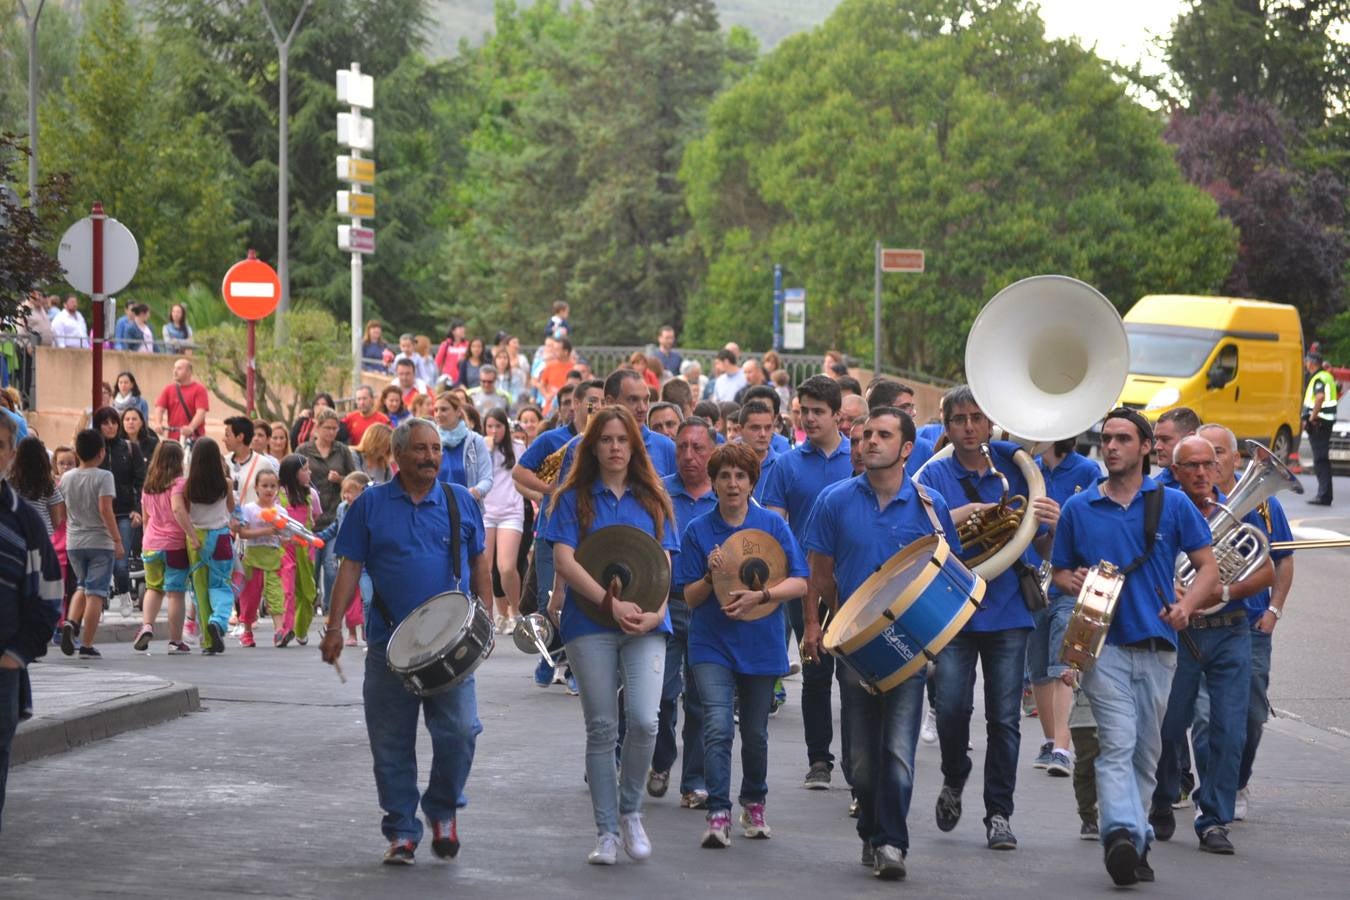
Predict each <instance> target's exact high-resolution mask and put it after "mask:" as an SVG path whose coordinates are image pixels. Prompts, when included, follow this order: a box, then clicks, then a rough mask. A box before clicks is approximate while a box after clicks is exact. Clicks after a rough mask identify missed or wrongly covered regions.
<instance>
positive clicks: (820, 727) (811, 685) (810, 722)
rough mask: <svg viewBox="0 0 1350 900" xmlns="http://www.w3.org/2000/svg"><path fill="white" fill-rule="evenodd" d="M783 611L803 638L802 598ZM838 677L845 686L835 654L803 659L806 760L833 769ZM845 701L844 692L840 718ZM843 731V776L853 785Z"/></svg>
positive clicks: (793, 631)
mask: <svg viewBox="0 0 1350 900" xmlns="http://www.w3.org/2000/svg"><path fill="white" fill-rule="evenodd" d="M783 610H784V613H785V615H787V617H788V619H787V620H788V626H789V627H788V629H785V630H786V631H787V632H788V633H789V634H792V635H795V636H796V640H798V641H800V640H801V639H802V634H803V633H804V632H805V629H806V621H805V619H803V618H802V601H801V598H800V597H798V598H795V599H792V600H789V601H787V602H786V603H784V604H783ZM789 639H791V638H789ZM836 677H838V678H839V679H840V684H841V685H842V684H843V675H842V673H836V672H835V664H834V657H833V656H830V655H829V654H828V653H822V654H821V655H820V659H819V660H818V661H817V662H814V663H808V662H806V661H804V660H803V662H802V728H803V730H804V731H805V733H806V761H807V763H808V764H809V763H818V762H824V763H829V766H830V768H831V769H833V768H834V754H833V753H831V752H830V745H831V744H833V743H834V711H833V710H832V709H831V708H830V707H831V704H830V694H831V692H832V691H833V690H834V685H833V683H832V682H833V680H834V679H835V678H836ZM844 702H845V701H844V699H843V694H842V691H841V693H840V699H839V716H840V718H841V719H842V718H843V716H844ZM841 732H842V733H841V734H840V736H839V750H840V756H841V760H840V761H841V764H842V765H843V767H844V779H845V780H846V781H848V783H849V784H850V785H851V784H852V783H853V777H852V775H851V774H850V771H851V767H852V760H851V758H850V748H849V734H848V729H846V728H845V729H841Z"/></svg>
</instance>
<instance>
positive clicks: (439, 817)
mask: <svg viewBox="0 0 1350 900" xmlns="http://www.w3.org/2000/svg"><path fill="white" fill-rule="evenodd" d="M394 458H395V460H397V462H398V468H399V472H398V476H397V477H396V478H395V479H394V480H392V481H388V482H385V483H384V484H379V485H375V486H373V487H370V488H368V489H367V490H366V491H365V493H363V494H362V495H361V496H360V497H358V498H357V500H356V502H355V503H353V504H352V506H351V508H350V509H349V510H348V511H347V517H346V519H344V520H343V523H342V530H341V531H339V532H338V537H337V543H336V544H335V545H334V552H335V553H336V555H337V556H338V557H340V558H341V560H342V563H341V565H340V567H339V569H338V575H337V579H336V581H335V583H334V586H333V597H332V603H331V605H330V607H329V611H328V623H327V625H326V627H325V628H324V632H323V640H322V642H321V643H320V649H321V650H322V652H323V660H324V662H327V663H332V664H334V665H336V664H337V661H338V657H339V656H341V654H342V646H343V642H342V622H343V614H344V612H345V611H346V609H347V604H349V603H351V601H352V598H353V596H354V595H355V593H356V585H357V581H358V580H359V579H360V577H361V569H362V567H363V566H364V567H365V569H366V572H367V573H368V574H369V575H370V578H371V581H372V582H373V583H374V585H375V596H374V600H373V602H372V604H371V617H370V621H369V622H367V623H366V629H367V631H366V634H367V640H368V644H369V646H368V647H367V652H366V671H365V685H364V687H363V689H362V698H363V699H364V701H365V716H366V732H367V734H368V735H369V739H370V752H371V755H372V756H373V757H374V758H375V787H376V790H377V792H378V794H379V800H380V808H381V809H382V810H384V819H383V821H382V823H381V830H382V831H383V832H384V836H385V838H386V839H387V840H388V841H389V848H388V850H387V851H386V852H385V855H384V861H385V863H386V864H402V865H410V864H411V863H412V861H413V852H414V850H416V848H417V844H418V842H419V841H420V840H421V838H422V823H421V821H419V820H418V818H417V806H418V800H419V792H418V790H417V717H418V713H419V712H421V713H423V715H424V716H425V718H426V723H427V731H428V732H430V734H431V753H432V762H431V776H430V781H429V783H428V784H427V789H426V791H425V792H424V793H421V794H420V800H421V805H422V813H423V815H425V816H426V818H427V820H428V821H429V823H430V825H431V831H432V841H431V848H432V850H433V852H435V854H436V855H437V856H439V857H441V858H449V857H453V856H455V855H456V854H457V853H458V852H459V832H458V829H457V827H456V822H455V815H456V811H457V810H458V809H459V807H461V806H464V805H465V803H466V802H467V801H466V800H465V798H464V784H465V782H467V781H468V778H469V768H470V766H472V765H473V752H474V745H475V744H476V742H477V739H478V733H479V732H481V731H482V730H483V726H482V725H481V724H480V723H479V721H478V704H477V699H476V694H475V691H474V680H473V676H469V677H468V678H466V679H465V680H464V681H463V682H461V683H460V684H458V685H456V686H455V687H453V688H451V689H450V690H448V691H444V692H443V693H439V694H435V695H433V696H429V697H418V696H417V695H415V694H413V693H411V692H410V691H408V690H407V688H405V687H404V684H403V681H402V679H400V678H399V677H398V676H397V675H395V674H394V673H392V672H390V671H389V665H388V661H387V656H386V650H387V647H388V643H389V638H390V635H392V634H393V632H394V629H395V628H396V627H397V626H398V624H399V623H400V622H402V621H403V620H404V619H405V618H406V617H407V616H408V615H409V614H410V613H411V612H412V611H413V610H415V609H416V608H417V607H418V606H420V605H421V604H422V603H423V602H425V601H426V600H428V599H430V598H431V597H434V596H435V595H437V594H440V593H444V592H446V591H460V592H462V593H466V594H469V595H470V596H472V597H476V598H479V599H477V602H479V603H481V602H482V600H481V598H483V597H491V596H492V594H491V591H492V564H491V559H490V557H489V556H488V555H487V554H486V553H485V552H484V545H485V538H486V535H485V532H484V529H483V515H482V513H481V512H480V511H479V509H478V502H477V501H476V500H474V499H473V495H471V494H470V493H469V492H468V491H467V490H466V489H464V488H463V487H460V486H459V485H457V484H456V485H447V484H444V483H443V482H440V481H438V480H437V477H436V475H437V472H438V471H439V470H440V466H441V442H440V435H439V433H438V432H437V430H436V426H435V425H433V424H432V423H431V422H429V421H427V420H426V419H416V418H414V419H408V420H407V421H405V422H403V423H402V424H401V425H399V427H398V428H397V430H395V432H394ZM447 488H448V489H449V492H448V493H447V490H446V489H447ZM451 497H453V499H454V502H455V505H456V509H457V510H458V518H459V533H458V534H452V533H451V528H450V525H451V515H450V507H449V505H448V504H449V502H450V498H451ZM456 550H458V554H459V555H458V558H457V559H456V558H454V556H453V554H454V552H455V551H456Z"/></svg>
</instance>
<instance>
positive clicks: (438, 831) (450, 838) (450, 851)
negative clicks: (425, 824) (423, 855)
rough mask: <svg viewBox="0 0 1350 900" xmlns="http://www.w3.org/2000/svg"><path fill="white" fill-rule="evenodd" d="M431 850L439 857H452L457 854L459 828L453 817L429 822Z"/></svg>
mask: <svg viewBox="0 0 1350 900" xmlns="http://www.w3.org/2000/svg"><path fill="white" fill-rule="evenodd" d="M431 852H432V853H435V854H436V855H437V856H438V857H440V858H441V859H454V858H455V857H456V856H458V855H459V829H458V828H457V827H456V825H455V820H454V819H451V820H450V821H449V822H432V823H431Z"/></svg>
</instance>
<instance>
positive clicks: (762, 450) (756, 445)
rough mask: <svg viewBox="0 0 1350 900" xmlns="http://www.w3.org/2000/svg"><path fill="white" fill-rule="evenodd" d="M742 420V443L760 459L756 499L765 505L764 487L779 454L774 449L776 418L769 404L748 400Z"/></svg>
mask: <svg viewBox="0 0 1350 900" xmlns="http://www.w3.org/2000/svg"><path fill="white" fill-rule="evenodd" d="M739 415H740V418H741V443H743V444H745V446H747V447H749V448H750V449H751V450H753V451H755V456H757V457H758V458H759V480H758V481H756V482H755V490H754V493H753V497H754V499H755V500H756V501H757V502H758V503H759V504H760V505H761V506H762V505H764V485H765V484H767V483H768V477H769V473H770V472H771V471H773V464H774V462H775V461H776V460H777V459H778V454H777V453H776V452H774V449H773V440H772V438H773V436H774V430H773V423H774V419H775V416H774V414H773V410H772V409H770V408H769V404H767V403H765V402H764V401H763V400H747V401H745V405H744V406H742V407H741V411H740V413H739Z"/></svg>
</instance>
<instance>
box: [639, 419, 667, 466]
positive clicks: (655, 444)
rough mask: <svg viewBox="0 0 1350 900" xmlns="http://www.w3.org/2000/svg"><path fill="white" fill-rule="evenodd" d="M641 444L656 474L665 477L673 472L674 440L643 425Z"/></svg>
mask: <svg viewBox="0 0 1350 900" xmlns="http://www.w3.org/2000/svg"><path fill="white" fill-rule="evenodd" d="M642 445H643V446H644V447H646V448H647V456H649V457H650V458H651V461H652V468H653V469H655V470H656V474H657V475H659V476H661V477H662V478H665V477H666V476H667V475H674V474H675V442H674V441H672V440H671V439H670V438H668V437H666V436H665V435H664V434H661V433H660V432H659V431H652V430H651V429H650V428H648V427H647V426H646V425H643V426H642Z"/></svg>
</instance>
